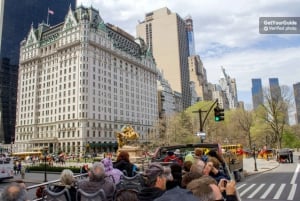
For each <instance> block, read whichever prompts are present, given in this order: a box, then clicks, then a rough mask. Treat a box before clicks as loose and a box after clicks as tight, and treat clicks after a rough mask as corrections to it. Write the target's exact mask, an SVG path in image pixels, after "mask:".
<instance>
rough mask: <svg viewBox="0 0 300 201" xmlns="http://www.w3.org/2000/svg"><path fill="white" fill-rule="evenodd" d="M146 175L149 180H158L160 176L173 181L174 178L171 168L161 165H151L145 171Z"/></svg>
mask: <svg viewBox="0 0 300 201" xmlns="http://www.w3.org/2000/svg"><path fill="white" fill-rule="evenodd" d="M145 175H146V176H147V177H148V178H156V177H158V176H164V177H166V178H167V180H171V181H172V180H173V176H172V173H171V168H170V167H163V166H162V165H161V164H159V163H151V164H150V165H149V167H148V169H146V171H145Z"/></svg>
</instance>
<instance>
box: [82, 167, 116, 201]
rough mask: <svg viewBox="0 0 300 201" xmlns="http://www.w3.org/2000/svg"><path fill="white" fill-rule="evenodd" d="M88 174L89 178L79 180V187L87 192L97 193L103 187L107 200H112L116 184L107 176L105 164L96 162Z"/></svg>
mask: <svg viewBox="0 0 300 201" xmlns="http://www.w3.org/2000/svg"><path fill="white" fill-rule="evenodd" d="M88 175H89V180H82V181H80V182H78V189H82V190H83V191H84V192H86V193H95V192H97V191H98V190H99V189H103V190H104V192H105V194H106V198H107V201H112V200H113V195H114V193H115V189H116V186H115V184H114V183H113V182H112V181H111V180H110V179H106V178H105V168H104V165H103V164H102V163H101V162H95V163H94V164H93V166H92V168H91V169H90V170H89V173H88Z"/></svg>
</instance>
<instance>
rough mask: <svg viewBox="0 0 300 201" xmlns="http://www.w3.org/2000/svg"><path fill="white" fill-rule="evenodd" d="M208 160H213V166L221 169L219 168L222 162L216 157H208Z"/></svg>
mask: <svg viewBox="0 0 300 201" xmlns="http://www.w3.org/2000/svg"><path fill="white" fill-rule="evenodd" d="M207 161H208V162H212V164H213V166H214V167H215V168H216V169H219V168H220V165H221V163H220V161H219V160H218V159H217V158H216V157H212V156H210V157H208V160H207Z"/></svg>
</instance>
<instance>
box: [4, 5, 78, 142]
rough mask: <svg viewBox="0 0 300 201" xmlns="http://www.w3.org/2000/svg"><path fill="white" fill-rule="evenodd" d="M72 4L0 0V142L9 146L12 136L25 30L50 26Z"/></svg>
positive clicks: (62, 15) (60, 17)
mask: <svg viewBox="0 0 300 201" xmlns="http://www.w3.org/2000/svg"><path fill="white" fill-rule="evenodd" d="M75 3H76V1H75V0H64V1H53V0H23V1H20V0H0V6H1V8H0V10H1V12H0V15H1V16H0V21H1V23H0V26H1V33H0V36H1V43H0V101H1V104H0V106H1V105H2V106H1V108H0V113H1V115H2V116H1V117H0V120H2V124H3V130H2V131H1V130H0V141H4V142H5V143H10V142H11V140H13V139H14V135H15V121H16V115H15V114H16V97H17V79H18V63H19V50H20V42H21V41H22V40H23V39H24V36H26V35H27V33H28V27H30V25H31V24H33V25H37V23H38V22H42V21H44V22H46V21H48V23H49V24H50V25H53V24H57V23H58V22H61V21H62V20H63V19H64V17H65V13H66V11H67V10H68V8H69V7H70V6H71V7H72V8H74V7H75ZM48 9H50V13H49V11H48ZM51 11H52V12H51ZM49 14H50V15H49Z"/></svg>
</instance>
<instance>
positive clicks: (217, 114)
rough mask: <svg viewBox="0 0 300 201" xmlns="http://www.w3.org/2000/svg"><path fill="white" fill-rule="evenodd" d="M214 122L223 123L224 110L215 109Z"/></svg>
mask: <svg viewBox="0 0 300 201" xmlns="http://www.w3.org/2000/svg"><path fill="white" fill-rule="evenodd" d="M214 111H215V121H224V109H221V108H219V107H218V106H217V107H215V109H214Z"/></svg>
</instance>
